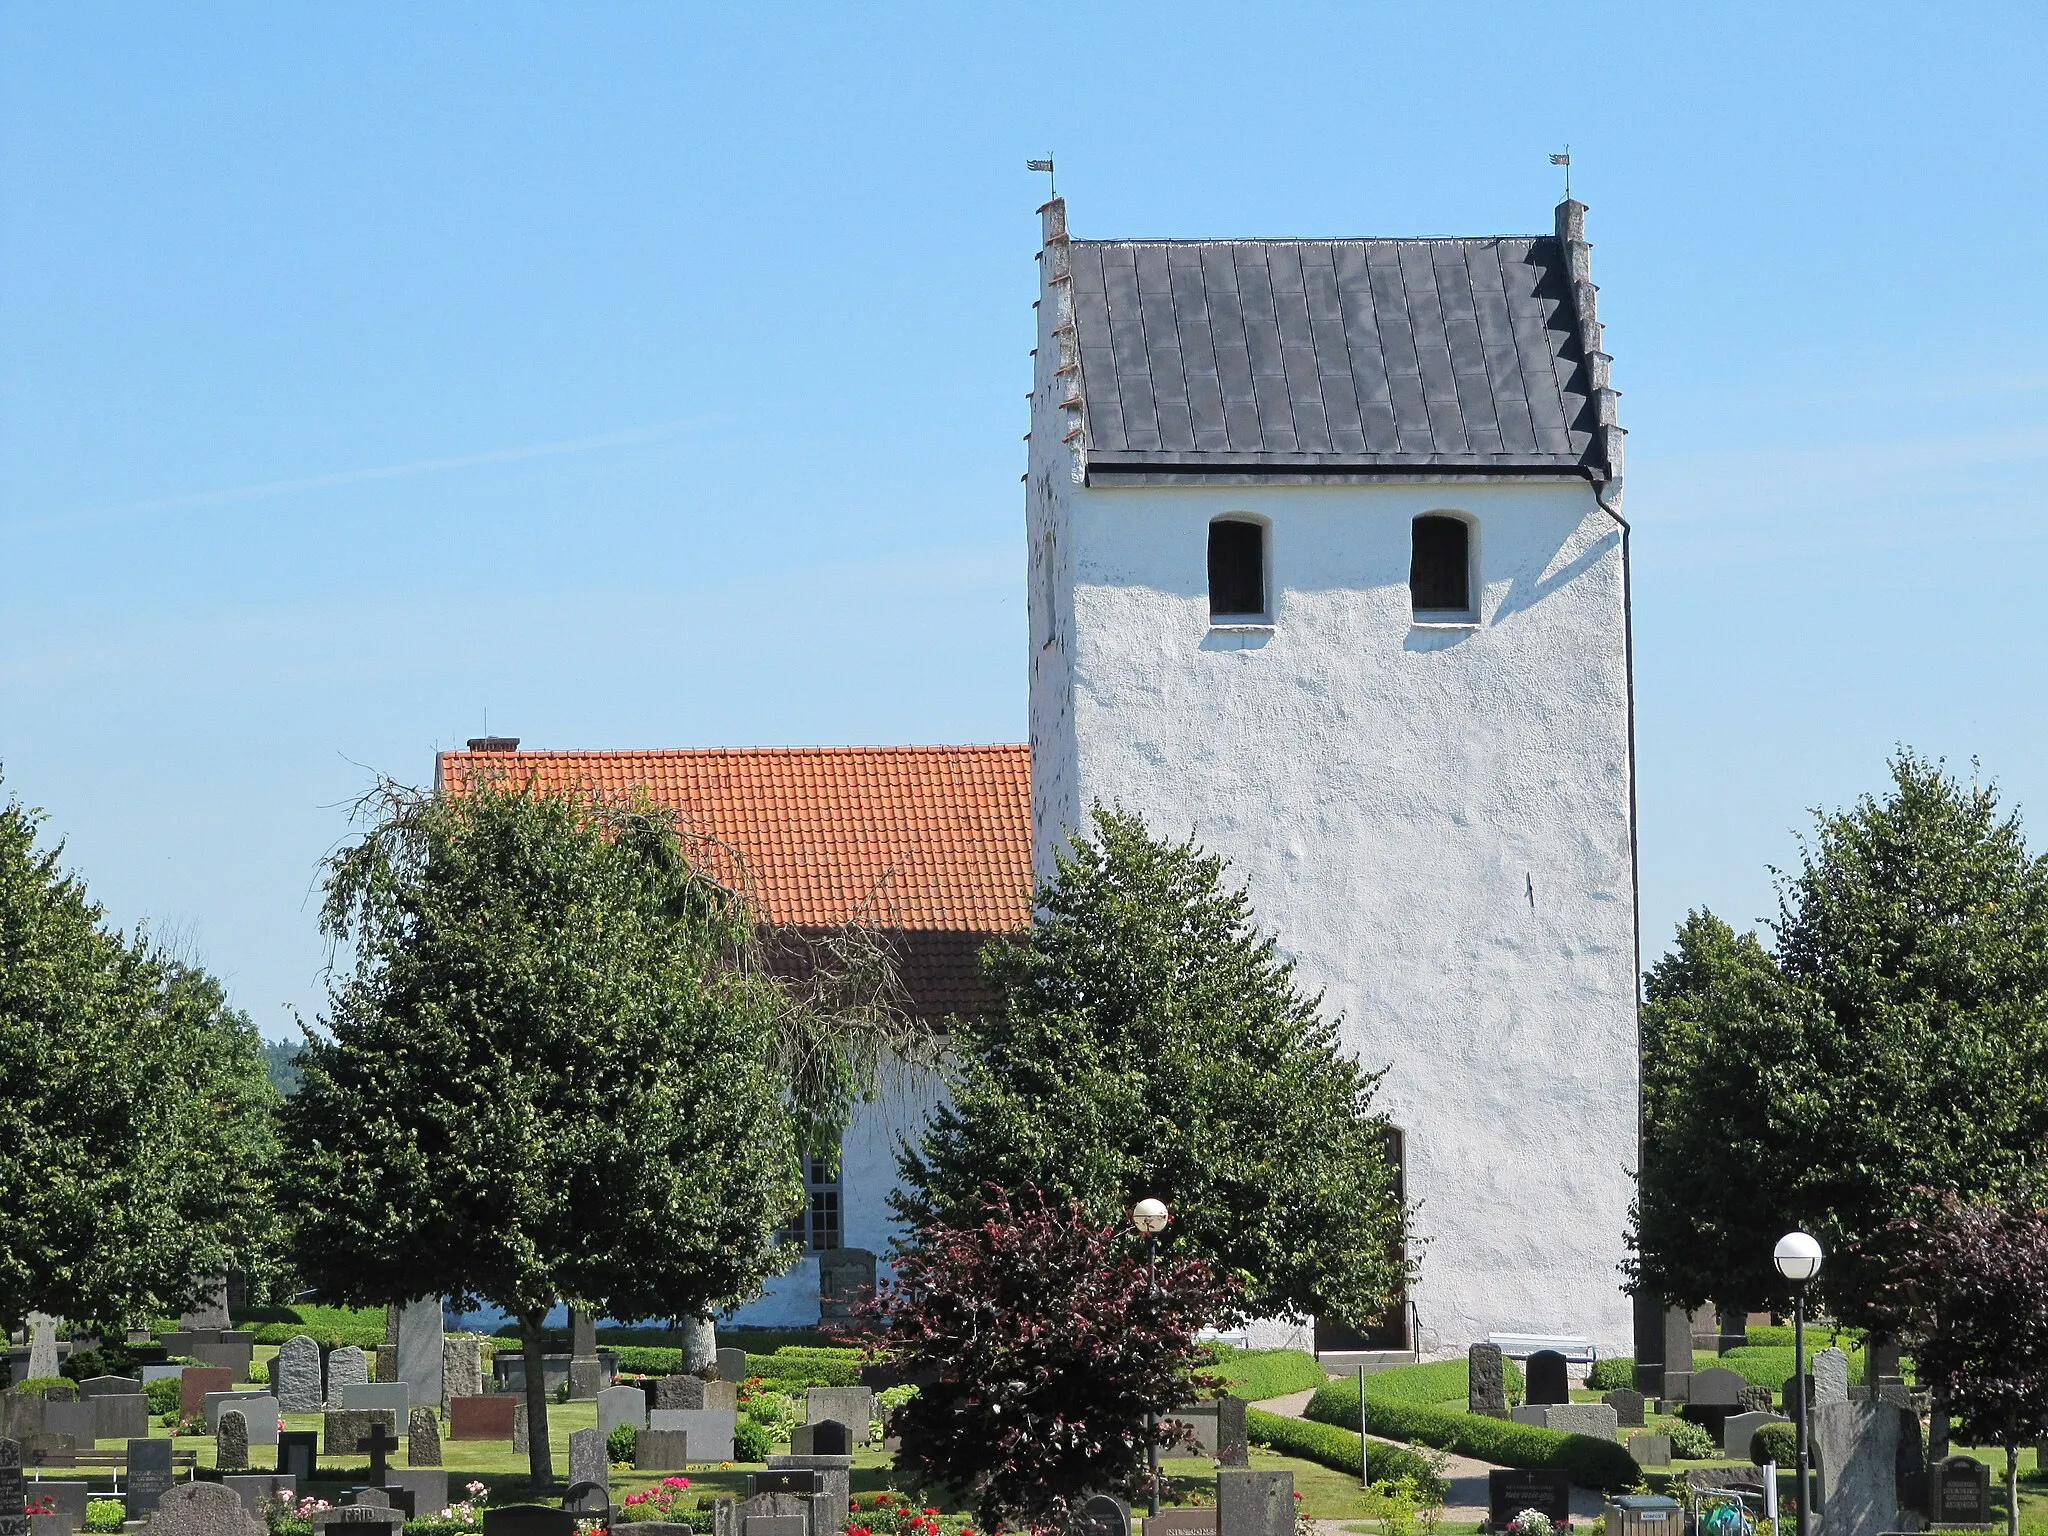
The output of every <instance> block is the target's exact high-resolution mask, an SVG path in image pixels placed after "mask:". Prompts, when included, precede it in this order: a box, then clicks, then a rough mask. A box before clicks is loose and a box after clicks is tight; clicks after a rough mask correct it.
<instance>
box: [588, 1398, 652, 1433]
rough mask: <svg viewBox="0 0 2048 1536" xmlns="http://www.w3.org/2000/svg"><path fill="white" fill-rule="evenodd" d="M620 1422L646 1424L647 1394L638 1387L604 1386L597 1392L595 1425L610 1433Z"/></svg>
mask: <svg viewBox="0 0 2048 1536" xmlns="http://www.w3.org/2000/svg"><path fill="white" fill-rule="evenodd" d="M621 1424H630V1425H632V1426H633V1428H635V1429H644V1428H645V1427H646V1425H647V1394H646V1393H645V1392H642V1391H641V1390H640V1389H639V1388H638V1387H606V1388H605V1389H604V1390H603V1391H602V1392H599V1393H598V1394H597V1427H598V1428H599V1429H600V1430H602V1431H603V1432H604V1433H605V1434H610V1433H611V1432H612V1431H613V1430H615V1429H617V1428H618V1427H619V1426H620V1425H621Z"/></svg>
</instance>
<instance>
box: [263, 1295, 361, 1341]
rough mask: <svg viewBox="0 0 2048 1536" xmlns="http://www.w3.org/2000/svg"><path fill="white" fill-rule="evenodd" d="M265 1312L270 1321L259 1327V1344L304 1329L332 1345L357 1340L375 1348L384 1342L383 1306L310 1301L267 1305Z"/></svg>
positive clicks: (287, 1336)
mask: <svg viewBox="0 0 2048 1536" xmlns="http://www.w3.org/2000/svg"><path fill="white" fill-rule="evenodd" d="M261 1315H262V1316H263V1317H265V1318H267V1319H268V1321H265V1322H263V1323H261V1324H259V1325H258V1326H257V1328H256V1342H257V1343H258V1344H282V1343H283V1342H284V1341H285V1340H286V1339H289V1338H294V1337H296V1336H297V1335H299V1334H302V1333H303V1334H305V1335H306V1337H307V1338H309V1339H311V1340H313V1342H314V1343H316V1344H325V1345H327V1346H329V1347H330V1348H339V1347H340V1346H341V1345H343V1344H353V1345H355V1346H356V1347H357V1348H358V1349H370V1350H374V1349H375V1348H376V1347H377V1346H378V1345H380V1344H382V1343H383V1342H384V1309H383V1308H382V1307H316V1306H313V1305H312V1304H310V1303H306V1304H302V1305H299V1306H296V1307H265V1308H263V1309H262V1313H261Z"/></svg>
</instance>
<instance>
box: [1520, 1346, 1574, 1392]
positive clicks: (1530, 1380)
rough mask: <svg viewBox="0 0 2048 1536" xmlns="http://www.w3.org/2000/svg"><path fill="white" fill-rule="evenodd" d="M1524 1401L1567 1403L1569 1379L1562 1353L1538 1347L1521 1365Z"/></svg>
mask: <svg viewBox="0 0 2048 1536" xmlns="http://www.w3.org/2000/svg"><path fill="white" fill-rule="evenodd" d="M1522 1376H1523V1380H1524V1382H1525V1384H1526V1385H1525V1387H1524V1390H1523V1394H1522V1401H1524V1402H1525V1403H1568V1402H1570V1401H1571V1400H1572V1389H1571V1379H1570V1377H1569V1375H1568V1373H1567V1365H1566V1362H1565V1358H1564V1356H1563V1355H1561V1354H1559V1353H1558V1352H1557V1351H1556V1350H1554V1349H1539V1350H1537V1351H1536V1353H1535V1354H1533V1355H1531V1356H1530V1357H1529V1360H1528V1363H1527V1364H1526V1365H1524V1366H1523V1367H1522Z"/></svg>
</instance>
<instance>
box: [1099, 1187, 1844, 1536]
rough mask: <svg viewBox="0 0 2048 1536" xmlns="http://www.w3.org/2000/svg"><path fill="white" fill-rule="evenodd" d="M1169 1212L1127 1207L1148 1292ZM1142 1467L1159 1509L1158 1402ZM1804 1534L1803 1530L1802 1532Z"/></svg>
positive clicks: (1151, 1410) (1159, 1206) (1150, 1502)
mask: <svg viewBox="0 0 2048 1536" xmlns="http://www.w3.org/2000/svg"><path fill="white" fill-rule="evenodd" d="M1171 1220H1173V1215H1172V1213H1171V1212H1169V1211H1168V1210H1167V1209H1166V1202H1165V1201H1164V1200H1140V1201H1139V1202H1138V1203H1137V1204H1136V1205H1134V1206H1132V1207H1131V1225H1132V1226H1134V1227H1136V1228H1137V1229H1138V1230H1139V1231H1140V1232H1142V1233H1144V1234H1145V1283H1146V1285H1147V1286H1148V1287H1149V1288H1150V1289H1151V1292H1152V1296H1153V1298H1154V1299H1155V1300H1157V1298H1158V1296H1159V1234H1160V1233H1161V1232H1164V1231H1165V1230H1166V1224H1167V1223H1168V1222H1169V1221H1171ZM1145 1470H1146V1472H1147V1473H1148V1475H1149V1485H1148V1487H1147V1490H1146V1492H1147V1499H1146V1508H1147V1510H1148V1512H1149V1513H1151V1514H1155V1515H1156V1514H1158V1513H1159V1405H1158V1404H1157V1403H1152V1404H1149V1405H1148V1406H1147V1407H1146V1409H1145ZM1802 1536H1804V1533H1802Z"/></svg>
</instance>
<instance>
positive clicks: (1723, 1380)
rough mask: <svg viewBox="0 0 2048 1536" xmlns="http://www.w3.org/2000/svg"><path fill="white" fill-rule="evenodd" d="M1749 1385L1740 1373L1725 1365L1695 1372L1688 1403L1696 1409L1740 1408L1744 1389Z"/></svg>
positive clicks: (1687, 1399)
mask: <svg viewBox="0 0 2048 1536" xmlns="http://www.w3.org/2000/svg"><path fill="white" fill-rule="evenodd" d="M1748 1385H1749V1383H1748V1382H1747V1381H1745V1380H1744V1379H1743V1377H1742V1376H1741V1374H1740V1373H1739V1372H1736V1371H1731V1370H1729V1369H1728V1368H1727V1367H1726V1366H1724V1365H1716V1366H1710V1367H1709V1368H1708V1369H1706V1370H1704V1371H1694V1372H1693V1375H1692V1392H1691V1395H1690V1396H1688V1397H1687V1398H1686V1401H1687V1402H1689V1403H1691V1404H1692V1405H1693V1406H1694V1407H1696V1408H1739V1407H1741V1406H1742V1389H1743V1388H1744V1387H1746V1386H1748Z"/></svg>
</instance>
